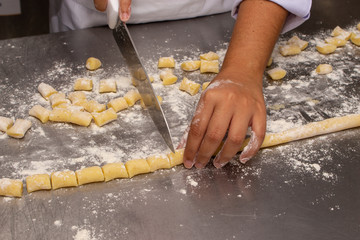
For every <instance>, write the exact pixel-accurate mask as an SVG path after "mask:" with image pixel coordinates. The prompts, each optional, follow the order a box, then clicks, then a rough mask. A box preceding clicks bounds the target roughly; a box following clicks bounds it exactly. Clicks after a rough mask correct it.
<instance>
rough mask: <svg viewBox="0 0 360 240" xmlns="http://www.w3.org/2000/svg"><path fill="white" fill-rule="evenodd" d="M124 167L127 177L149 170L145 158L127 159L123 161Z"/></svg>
mask: <svg viewBox="0 0 360 240" xmlns="http://www.w3.org/2000/svg"><path fill="white" fill-rule="evenodd" d="M125 168H126V171H127V172H128V174H129V178H132V177H133V176H135V175H139V174H143V173H149V172H150V166H149V164H148V162H147V161H146V159H133V160H129V161H127V162H126V163H125Z"/></svg>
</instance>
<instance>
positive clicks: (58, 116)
mask: <svg viewBox="0 0 360 240" xmlns="http://www.w3.org/2000/svg"><path fill="white" fill-rule="evenodd" d="M70 118H71V111H70V110H69V109H67V108H54V109H53V110H52V111H51V112H50V115H49V120H50V121H53V122H70Z"/></svg>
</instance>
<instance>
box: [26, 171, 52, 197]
mask: <svg viewBox="0 0 360 240" xmlns="http://www.w3.org/2000/svg"><path fill="white" fill-rule="evenodd" d="M25 181H26V190H27V192H28V193H31V192H35V191H39V190H51V182H50V176H49V175H48V174H35V175H32V176H27V177H26V180H25Z"/></svg>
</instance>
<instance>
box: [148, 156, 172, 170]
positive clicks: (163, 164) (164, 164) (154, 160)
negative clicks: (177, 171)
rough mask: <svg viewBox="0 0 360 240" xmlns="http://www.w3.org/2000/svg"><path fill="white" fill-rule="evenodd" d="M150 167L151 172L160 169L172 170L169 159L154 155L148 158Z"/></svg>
mask: <svg viewBox="0 0 360 240" xmlns="http://www.w3.org/2000/svg"><path fill="white" fill-rule="evenodd" d="M146 161H147V163H148V164H149V167H150V172H155V171H156V170H158V169H164V168H170V162H169V158H168V157H167V156H166V155H154V156H150V157H147V158H146Z"/></svg>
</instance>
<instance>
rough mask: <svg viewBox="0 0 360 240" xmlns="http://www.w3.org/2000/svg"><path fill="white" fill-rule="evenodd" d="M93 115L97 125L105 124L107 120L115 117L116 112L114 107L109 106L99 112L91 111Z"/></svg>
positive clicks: (110, 120) (112, 119)
mask: <svg viewBox="0 0 360 240" xmlns="http://www.w3.org/2000/svg"><path fill="white" fill-rule="evenodd" d="M92 115H93V117H94V122H95V124H96V125H98V126H99V127H101V126H104V125H105V124H108V123H109V122H112V121H114V120H116V119H117V115H116V112H115V111H114V109H112V108H109V109H108V110H105V111H103V112H101V113H96V112H94V113H92Z"/></svg>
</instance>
